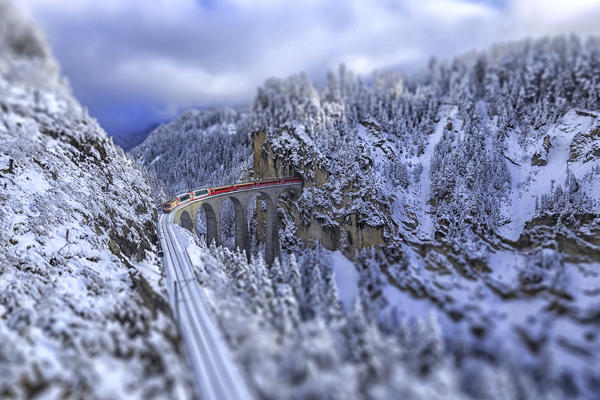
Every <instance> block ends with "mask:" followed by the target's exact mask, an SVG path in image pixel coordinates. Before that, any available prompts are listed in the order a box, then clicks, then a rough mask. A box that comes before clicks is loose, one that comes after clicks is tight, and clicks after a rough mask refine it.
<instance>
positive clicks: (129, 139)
mask: <svg viewBox="0 0 600 400" xmlns="http://www.w3.org/2000/svg"><path fill="white" fill-rule="evenodd" d="M158 126H160V124H158V123H157V124H152V125H150V126H148V127H147V128H145V129H143V130H141V131H139V132H132V133H116V134H113V135H111V137H112V138H113V141H114V143H115V144H116V145H117V146H119V147H121V148H122V149H123V150H125V151H129V150H131V149H133V148H134V147H135V146H137V145H139V144H140V143H142V142H143V141H144V140H146V138H147V137H148V135H149V134H150V132H152V131H153V130H155V129H156V128H157V127H158Z"/></svg>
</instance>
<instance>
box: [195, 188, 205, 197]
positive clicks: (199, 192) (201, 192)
mask: <svg viewBox="0 0 600 400" xmlns="http://www.w3.org/2000/svg"><path fill="white" fill-rule="evenodd" d="M207 193H208V190H206V189H202V190H196V191H195V192H194V196H204V195H205V194H207Z"/></svg>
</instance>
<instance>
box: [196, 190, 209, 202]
mask: <svg viewBox="0 0 600 400" xmlns="http://www.w3.org/2000/svg"><path fill="white" fill-rule="evenodd" d="M191 195H192V200H198V199H202V198H204V197H206V196H209V195H210V188H202V189H194V190H192V192H191Z"/></svg>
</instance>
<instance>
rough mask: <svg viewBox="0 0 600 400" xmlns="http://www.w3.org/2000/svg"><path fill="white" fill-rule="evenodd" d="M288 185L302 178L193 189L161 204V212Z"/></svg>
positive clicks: (299, 181)
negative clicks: (210, 199)
mask: <svg viewBox="0 0 600 400" xmlns="http://www.w3.org/2000/svg"><path fill="white" fill-rule="evenodd" d="M289 183H302V178H278V179H266V180H262V181H254V182H246V183H236V184H235V185H229V186H219V187H216V188H210V187H209V188H202V189H194V190H192V191H191V192H188V193H182V194H180V195H179V196H177V197H174V198H172V199H171V200H169V201H167V202H166V203H163V205H162V210H163V212H164V213H165V214H168V213H170V212H171V211H173V210H174V209H175V208H177V207H179V206H183V205H185V204H188V203H191V202H192V201H195V200H200V199H204V198H206V197H210V196H215V195H218V194H223V193H228V192H235V191H237V190H248V189H253V188H257V187H265V186H275V185H285V184H289Z"/></svg>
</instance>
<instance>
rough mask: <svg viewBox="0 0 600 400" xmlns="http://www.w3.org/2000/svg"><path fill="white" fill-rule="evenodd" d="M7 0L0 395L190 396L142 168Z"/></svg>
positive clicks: (0, 15)
mask: <svg viewBox="0 0 600 400" xmlns="http://www.w3.org/2000/svg"><path fill="white" fill-rule="evenodd" d="M0 3H1V4H0V9H1V10H2V12H0V27H1V28H0V88H2V90H0V108H1V109H2V110H1V112H0V354H1V355H2V356H1V357H0V376H1V378H0V393H1V394H0V396H3V397H7V398H30V397H34V396H37V397H36V398H38V397H39V398H148V397H152V396H156V397H164V398H186V397H187V395H188V394H189V387H190V385H189V382H188V374H187V366H186V364H185V360H184V359H183V357H182V356H181V354H180V351H179V347H178V344H177V330H176V327H175V324H174V322H173V320H172V318H171V316H170V314H169V313H168V311H165V310H164V307H163V304H164V302H165V301H166V296H165V293H164V291H165V290H164V284H163V277H162V276H161V274H160V271H159V265H158V260H157V257H156V251H157V248H156V244H155V243H153V238H152V235H153V228H152V224H153V222H152V221H153V217H152V212H153V208H154V207H153V206H152V200H151V191H150V188H149V185H148V183H147V181H146V176H145V173H144V171H143V170H142V169H141V168H139V166H137V165H135V164H133V163H132V162H131V160H130V159H129V158H127V157H126V156H125V155H124V154H123V153H122V151H120V150H119V149H118V148H116V147H115V146H114V145H112V144H111V141H110V140H109V139H108V138H107V136H106V133H105V132H104V131H103V130H102V128H101V127H100V126H99V125H98V123H97V122H96V121H95V120H93V119H92V118H90V117H89V116H88V115H87V113H86V111H85V110H84V108H83V107H82V106H81V105H80V104H79V103H78V102H77V101H76V100H75V99H74V98H73V96H72V94H71V93H70V89H69V88H68V85H67V84H66V81H65V80H64V79H63V78H62V77H61V76H60V75H59V73H58V67H57V65H56V62H55V61H54V60H53V59H51V58H49V56H47V54H49V51H47V52H46V51H44V50H40V52H41V53H42V54H37V56H35V57H34V58H31V56H30V55H23V54H21V55H15V54H12V53H11V51H10V48H11V47H10V46H9V47H6V46H5V45H6V43H5V41H6V40H7V38H6V37H5V36H6V32H7V31H6V29H5V28H6V27H8V32H10V33H11V37H12V38H13V39H14V40H19V38H18V34H19V33H22V34H26V35H28V36H27V37H26V38H22V39H26V40H27V41H34V42H35V38H37V33H34V28H33V27H31V26H30V24H29V22H27V21H21V19H20V17H18V15H16V14H14V11H13V10H12V9H11V6H10V4H8V3H6V2H4V1H0ZM13 24H16V25H13ZM11 27H13V28H18V29H11ZM20 44H21V45H24V44H27V42H21V43H20ZM38 45H39V46H41V49H45V44H43V43H42V42H40V43H38ZM38 50H39V49H38ZM100 150H102V151H100ZM101 154H104V155H103V156H101ZM11 161H12V163H13V168H12V169H9V165H10V163H11ZM146 283H148V285H146ZM38 391H39V392H38Z"/></svg>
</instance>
